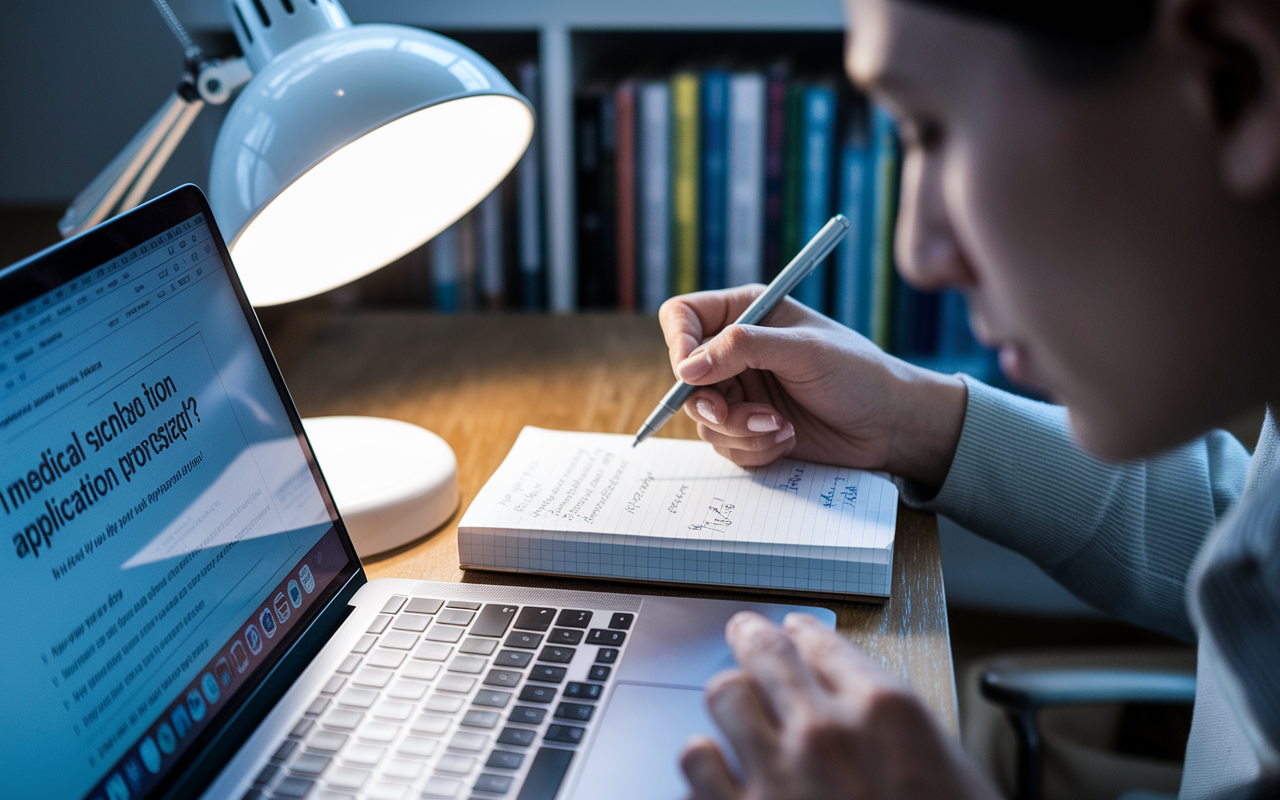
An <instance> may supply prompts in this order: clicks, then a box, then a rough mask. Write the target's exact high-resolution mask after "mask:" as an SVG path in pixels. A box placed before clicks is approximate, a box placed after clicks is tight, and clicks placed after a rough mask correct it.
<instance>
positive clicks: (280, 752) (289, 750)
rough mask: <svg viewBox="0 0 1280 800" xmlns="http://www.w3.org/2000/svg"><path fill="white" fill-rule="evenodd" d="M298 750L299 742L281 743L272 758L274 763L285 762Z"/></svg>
mask: <svg viewBox="0 0 1280 800" xmlns="http://www.w3.org/2000/svg"><path fill="white" fill-rule="evenodd" d="M297 749H298V743H297V742H281V743H280V746H279V747H277V748H276V752H275V753H274V754H273V755H272V756H271V760H272V761H285V760H287V759H288V758H289V756H291V755H293V754H294V752H296V751H297Z"/></svg>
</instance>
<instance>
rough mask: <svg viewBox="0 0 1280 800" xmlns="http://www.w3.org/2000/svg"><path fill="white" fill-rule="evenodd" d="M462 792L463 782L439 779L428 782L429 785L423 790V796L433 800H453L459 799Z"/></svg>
mask: <svg viewBox="0 0 1280 800" xmlns="http://www.w3.org/2000/svg"><path fill="white" fill-rule="evenodd" d="M460 791H462V781H455V780H452V779H450V778H439V777H437V778H432V779H431V780H429V781H427V785H426V786H425V787H424V788H423V789H422V796H423V797H429V798H432V800H435V798H442V799H443V800H451V798H454V797H457V796H458V792H460Z"/></svg>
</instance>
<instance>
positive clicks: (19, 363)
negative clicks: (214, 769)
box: [0, 189, 356, 800]
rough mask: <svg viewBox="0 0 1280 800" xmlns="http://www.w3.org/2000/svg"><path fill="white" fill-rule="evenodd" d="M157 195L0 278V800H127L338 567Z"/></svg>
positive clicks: (198, 730) (196, 234) (249, 342)
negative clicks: (1, 781)
mask: <svg viewBox="0 0 1280 800" xmlns="http://www.w3.org/2000/svg"><path fill="white" fill-rule="evenodd" d="M180 191H182V192H186V193H187V194H188V196H187V197H186V202H185V204H184V203H178V204H177V205H178V206H179V207H181V208H184V209H185V211H184V212H183V215H179V216H173V215H172V214H170V216H169V217H166V216H165V215H164V214H163V213H161V212H159V211H157V210H156V209H154V208H153V209H151V210H150V211H146V210H145V209H146V207H144V209H139V212H143V213H142V214H141V216H140V217H135V222H136V221H137V219H144V220H145V219H150V220H152V221H153V222H163V223H164V227H163V228H162V229H155V227H154V226H152V228H151V229H149V230H147V229H138V228H137V225H136V224H135V225H134V228H133V229H131V228H130V227H129V217H126V218H123V219H124V221H123V222H119V223H115V222H113V223H112V224H111V225H112V235H111V236H105V235H98V239H96V240H93V239H92V237H94V236H95V233H94V232H90V233H89V234H86V237H88V238H89V239H91V241H89V242H81V241H79V240H77V241H73V242H71V243H68V245H64V246H63V247H61V248H58V249H57V250H54V251H51V253H49V254H46V255H42V256H39V257H36V258H35V259H33V260H31V261H30V262H28V263H26V264H24V265H19V266H18V267H16V268H13V269H11V270H8V271H6V273H4V274H2V275H0V453H3V458H0V521H2V522H3V525H4V529H3V532H4V533H5V534H6V535H5V536H4V537H3V539H2V540H0V543H3V545H4V548H3V549H2V550H0V553H2V555H0V604H2V605H3V607H4V608H6V609H8V611H7V612H6V613H5V615H4V622H3V623H0V624H2V626H3V630H4V632H5V640H6V646H5V648H4V654H3V656H0V658H3V660H4V675H5V677H6V680H7V685H6V687H5V691H4V692H3V693H0V719H4V720H5V721H6V723H5V725H3V726H0V740H2V741H3V756H0V763H3V764H4V773H5V788H4V794H6V795H7V796H14V797H36V796H45V797H72V796H81V797H93V798H97V797H101V798H104V800H106V799H110V800H120V799H121V798H130V797H133V798H136V797H142V796H144V795H146V794H147V793H148V792H150V791H151V790H152V789H154V788H156V787H157V786H159V785H160V784H162V783H163V782H164V780H165V776H166V775H167V774H168V773H169V772H170V770H171V769H172V768H173V767H174V766H175V765H181V764H183V763H184V760H183V759H184V755H187V756H190V755H191V754H193V752H194V750H193V745H196V746H198V745H199V744H200V743H201V742H202V741H205V740H207V739H208V738H209V736H204V737H203V739H202V734H211V733H212V730H211V729H212V728H213V727H215V726H216V725H217V724H218V722H219V721H220V720H225V719H226V718H227V717H228V716H229V714H228V713H227V712H229V711H231V710H232V709H234V707H235V706H236V703H237V702H238V701H242V700H243V699H244V697H245V695H246V694H247V690H248V689H249V688H251V687H252V686H254V685H256V683H257V682H259V681H260V679H261V676H262V673H263V672H264V671H265V668H267V667H269V666H271V665H272V664H273V663H274V661H275V660H276V659H278V657H279V656H280V655H281V654H282V651H283V650H284V649H285V646H287V644H289V643H290V642H291V641H292V640H293V639H294V638H296V634H297V633H299V632H300V631H301V629H302V626H303V624H304V623H305V622H307V621H309V619H310V618H312V617H313V616H314V614H315V613H317V612H318V610H319V607H320V606H321V604H322V603H323V602H324V601H325V600H326V599H327V598H329V597H332V596H333V594H334V593H335V592H336V590H337V588H338V586H339V584H340V583H341V582H342V581H344V580H346V579H347V578H349V577H350V576H351V574H352V572H353V571H354V569H355V564H356V562H355V560H354V556H353V555H352V553H351V552H350V550H349V548H348V545H347V543H346V540H345V537H344V536H343V535H342V534H340V532H339V531H338V529H337V527H336V526H335V521H336V519H337V517H336V514H335V513H334V511H333V509H332V506H331V503H330V502H328V500H327V494H325V493H324V491H323V485H322V482H321V481H320V480H319V473H318V472H317V471H315V469H314V467H313V464H312V462H311V460H310V459H309V451H308V450H307V449H306V447H305V445H304V442H303V441H302V440H301V438H300V437H299V435H298V433H297V431H296V429H295V426H294V423H293V420H292V418H291V416H290V413H289V411H288V410H287V409H286V405H285V403H286V402H287V401H286V400H284V399H282V392H281V389H280V388H278V386H277V382H276V379H275V378H274V377H273V374H272V372H271V370H270V369H269V368H268V366H267V363H266V361H265V359H264V358H263V354H262V350H261V348H260V346H259V344H258V341H257V339H256V338H255V335H254V329H253V328H252V327H251V325H250V323H249V321H248V319H247V318H246V314H245V311H244V309H243V308H242V305H241V300H240V297H239V296H238V295H237V291H236V286H235V284H234V283H233V279H232V277H231V276H230V275H229V273H228V269H227V267H226V265H225V263H224V262H223V256H222V253H223V249H222V247H221V243H220V241H219V240H218V239H217V237H218V233H217V232H216V230H215V229H214V228H211V227H210V224H209V220H208V217H207V211H199V209H200V208H207V206H204V205H203V202H202V201H200V202H199V203H192V201H191V197H190V195H192V194H195V195H196V196H197V197H198V193H196V192H195V190H193V189H184V190H180ZM175 194H176V193H175ZM172 196H173V195H170V196H167V197H172ZM178 199H179V200H181V199H182V198H178ZM165 202H166V198H161V199H160V200H158V201H155V203H159V204H163V203H165ZM175 202H176V201H175ZM155 203H153V204H151V205H155ZM193 208H194V209H195V210H196V213H194V214H192V213H191V210H192V209H193ZM139 212H135V215H137V214H138V213H139ZM130 217H134V215H130ZM144 227H145V226H144ZM104 242H105V243H104ZM68 246H70V250H71V251H72V252H73V253H78V254H79V255H80V256H81V257H83V256H85V255H86V254H92V255H93V256H94V257H93V260H92V263H84V264H83V265H79V266H77V265H75V264H74V263H69V262H68V257H67V255H66V254H65V253H64V252H63V250H64V249H67V248H68ZM113 251H114V252H113ZM45 262H48V263H45ZM24 271H25V272H24ZM15 273H22V274H15ZM33 276H34V277H33ZM33 280H36V281H38V282H40V286H39V289H40V290H44V289H45V288H47V291H40V293H39V294H33V292H32V290H31V286H32V285H33V283H32V281H33ZM59 282H60V283H59Z"/></svg>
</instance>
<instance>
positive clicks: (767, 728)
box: [706, 670, 779, 778]
mask: <svg viewBox="0 0 1280 800" xmlns="http://www.w3.org/2000/svg"><path fill="white" fill-rule="evenodd" d="M706 701H707V710H708V711H709V712H711V718H712V719H713V720H715V722H716V725H717V726H719V728H720V731H721V732H722V733H724V738H726V739H728V740H729V744H730V745H732V746H733V750H734V752H736V753H737V754H738V760H739V761H740V762H741V763H742V765H743V768H744V769H745V770H746V771H747V775H748V778H749V777H750V776H751V775H753V774H757V773H758V772H759V771H760V770H761V769H762V768H763V767H764V765H765V764H767V763H769V759H770V757H771V754H772V753H774V752H776V750H777V747H778V730H779V723H778V717H777V715H775V714H774V713H773V711H772V710H771V709H770V708H769V705H768V702H767V700H766V699H765V698H764V697H763V696H762V694H761V691H760V687H759V685H758V684H757V683H756V682H755V681H753V680H751V679H750V678H748V677H747V676H746V675H744V674H743V673H742V672H741V671H739V670H729V671H728V672H722V673H720V674H719V675H716V676H714V677H713V678H712V679H711V680H710V681H709V682H708V683H707V693H706Z"/></svg>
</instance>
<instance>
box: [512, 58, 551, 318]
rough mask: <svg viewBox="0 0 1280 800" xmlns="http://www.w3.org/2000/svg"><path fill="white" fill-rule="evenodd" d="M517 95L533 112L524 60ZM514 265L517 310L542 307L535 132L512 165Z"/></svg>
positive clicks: (532, 77) (533, 76)
mask: <svg viewBox="0 0 1280 800" xmlns="http://www.w3.org/2000/svg"><path fill="white" fill-rule="evenodd" d="M519 79H520V93H521V94H523V95H524V96H525V97H526V98H528V100H529V102H530V103H531V104H533V108H534V113H535V115H536V114H537V109H538V107H539V101H538V98H539V96H540V95H541V92H539V87H538V65H537V63H536V62H533V61H527V62H525V63H523V64H521V65H520V75H519ZM516 227H517V232H516V233H517V235H516V241H517V242H518V248H517V250H518V254H517V263H518V264H519V272H520V307H521V308H523V309H525V310H526V311H534V310H537V309H540V308H542V307H543V304H544V303H545V302H546V301H545V299H544V292H543V287H544V285H545V283H546V274H545V267H544V263H545V262H544V261H543V256H542V164H541V154H540V153H539V152H538V133H537V129H535V130H534V135H533V141H531V142H529V149H528V150H525V152H524V155H523V156H521V157H520V163H519V164H518V165H517V166H516Z"/></svg>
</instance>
